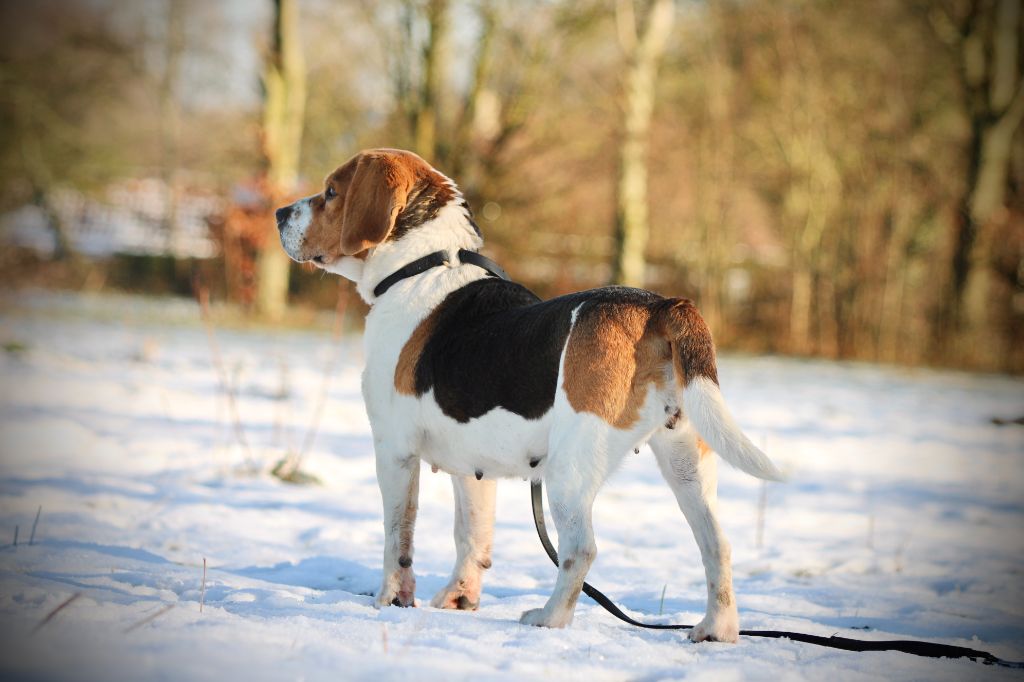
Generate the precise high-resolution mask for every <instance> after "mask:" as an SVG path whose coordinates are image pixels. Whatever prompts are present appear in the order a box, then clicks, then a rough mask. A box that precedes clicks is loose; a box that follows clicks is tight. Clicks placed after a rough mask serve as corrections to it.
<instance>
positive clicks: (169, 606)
mask: <svg viewBox="0 0 1024 682" xmlns="http://www.w3.org/2000/svg"><path fill="white" fill-rule="evenodd" d="M173 608H174V604H167V605H166V606H164V607H163V608H162V609H160V610H159V611H157V612H156V613H153V614H150V615H148V616H146V617H145V618H143V619H142V620H140V621H139V622H137V623H135V624H134V625H130V626H128V627H127V628H125V630H124V634H126V635H127V634H128V633H129V632H131V631H132V630H138V629H139V628H141V627H142V626H143V625H146V624H147V623H152V622H153V621H154V620H156V619H157V618H159V617H160V616H162V615H164V614H165V613H167V612H168V611H170V610H171V609H173Z"/></svg>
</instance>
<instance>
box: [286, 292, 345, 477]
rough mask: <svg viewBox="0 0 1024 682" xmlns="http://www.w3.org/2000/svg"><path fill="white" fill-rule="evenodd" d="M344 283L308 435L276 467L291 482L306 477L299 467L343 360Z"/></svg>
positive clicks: (311, 440)
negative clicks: (328, 357) (331, 345)
mask: <svg viewBox="0 0 1024 682" xmlns="http://www.w3.org/2000/svg"><path fill="white" fill-rule="evenodd" d="M343 287H344V284H339V285H338V303H337V305H336V306H335V308H334V326H333V328H332V330H331V343H332V344H333V345H334V353H333V354H332V355H331V357H330V359H329V360H328V362H327V366H326V367H324V371H323V381H321V383H320V393H319V394H318V395H317V401H316V407H314V408H313V417H312V419H310V422H309V427H308V428H307V429H306V435H305V437H304V438H303V439H302V448H301V449H300V450H299V451H298V452H295V453H290V454H289V455H288V457H286V458H285V459H284V461H283V462H281V463H280V464H279V465H278V466H277V467H275V468H274V475H275V476H277V477H278V478H280V479H282V480H284V481H289V482H302V481H303V480H304V479H305V477H301V476H299V469H300V468H301V465H302V459H303V458H304V457H305V456H306V453H308V452H309V450H310V448H312V447H313V441H314V440H316V434H317V433H318V432H319V430H320V419H321V418H322V417H323V413H324V408H325V407H326V406H327V394H328V392H329V390H330V388H331V379H332V378H333V376H334V372H335V370H336V369H337V367H338V362H339V361H340V360H341V351H342V346H341V333H342V330H343V329H344V321H345V309H346V307H347V304H348V296H346V295H345V289H344V288H343Z"/></svg>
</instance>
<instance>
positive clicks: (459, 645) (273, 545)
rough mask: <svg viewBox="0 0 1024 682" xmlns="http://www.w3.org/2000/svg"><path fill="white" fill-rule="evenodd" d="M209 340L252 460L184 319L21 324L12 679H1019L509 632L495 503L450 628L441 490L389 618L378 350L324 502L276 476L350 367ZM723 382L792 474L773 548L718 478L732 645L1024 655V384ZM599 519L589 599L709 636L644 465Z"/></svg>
mask: <svg viewBox="0 0 1024 682" xmlns="http://www.w3.org/2000/svg"><path fill="white" fill-rule="evenodd" d="M217 338H218V341H219V345H220V349H221V354H222V356H223V358H224V360H223V365H224V366H225V368H226V371H227V374H228V375H229V380H230V381H231V382H232V383H233V384H235V385H237V392H238V412H239V414H240V416H241V422H242V424H243V428H244V436H245V438H246V440H247V441H248V443H249V452H246V450H245V449H244V448H243V447H242V446H240V445H239V443H238V438H237V436H236V435H235V432H234V430H233V427H232V420H231V419H230V417H229V415H230V410H229V407H228V404H227V401H226V399H225V397H224V395H223V393H222V391H221V390H220V389H219V384H218V380H217V374H216V372H215V371H214V368H213V365H212V364H211V354H210V351H209V346H208V342H207V339H206V335H205V332H204V330H203V327H202V326H201V325H200V324H199V322H198V311H197V310H196V309H195V306H194V304H192V303H191V302H188V301H176V302H167V301H164V302H157V301H147V300H143V299H138V298H127V297H124V298H115V297H104V298H102V299H94V298H89V297H85V296H70V295H54V294H41V293H36V294H31V295H25V294H19V295H17V296H15V295H13V294H8V295H6V297H5V298H4V299H3V305H2V307H0V344H2V346H3V350H2V351H0V381H2V384H0V386H2V388H0V391H2V394H0V430H2V431H0V433H2V441H0V445H2V457H0V536H4V538H3V540H0V619H2V620H0V622H2V623H3V625H2V628H3V630H2V640H0V641H2V642H3V644H2V646H0V675H2V676H3V678H4V679H15V678H20V679H74V680H104V681H107V680H143V679H210V680H225V679H257V680H260V679H273V680H278V679H331V680H336V679H349V678H353V679H375V680H376V679H403V678H404V679H460V678H480V679H519V678H524V677H527V676H531V677H540V678H551V679H560V680H561V679H587V680H599V679H600V680H603V679H643V680H655V679H682V678H686V679H708V680H722V679H770V680H776V679H810V680H820V679H824V678H826V677H827V678H829V679H835V680H838V679H871V678H887V679H927V680H932V679H973V678H979V677H984V678H994V679H995V678H1011V677H1016V678H1019V677H1020V671H1012V670H1006V669H999V668H993V667H986V666H982V665H980V664H977V663H973V662H970V661H950V660H931V659H923V658H916V657H913V656H909V655H905V654H899V653H859V654H858V653H845V652H840V651H835V650H830V649H823V648H819V647H815V646H811V645H806V644H797V643H793V642H790V641H788V640H758V639H751V638H743V639H741V640H740V642H739V643H738V644H736V645H728V644H718V643H705V644H700V645H695V644H691V643H690V642H688V641H687V639H686V637H685V634H684V633H680V632H655V631H643V630H639V629H635V628H632V627H630V626H628V625H625V624H623V623H620V622H619V621H616V620H615V619H614V618H612V617H611V616H610V615H608V614H607V613H605V612H604V611H603V610H601V608H600V607H598V606H597V605H596V604H594V603H593V602H591V601H590V600H589V599H586V598H583V599H581V601H580V605H579V607H578V609H577V612H576V620H575V622H574V624H573V625H572V626H571V627H570V628H568V629H566V630H541V629H536V628H531V627H527V626H522V625H519V624H518V622H517V619H518V616H519V614H520V613H521V612H522V611H523V610H525V609H528V608H533V607H537V606H540V605H541V604H543V602H544V600H545V599H546V597H547V595H548V593H549V591H550V589H551V587H552V584H553V581H554V578H555V570H554V568H553V567H552V565H551V564H550V563H549V562H548V560H547V558H546V557H545V556H544V554H543V551H542V550H541V547H540V545H539V543H538V541H537V539H536V537H535V535H534V530H533V527H532V524H531V520H530V510H529V495H528V485H527V484H526V483H523V482H522V481H506V482H503V483H502V484H500V485H499V504H498V522H497V530H496V538H495V549H494V568H493V569H492V570H491V571H489V572H488V573H487V575H486V584H485V587H484V595H483V599H482V604H481V608H480V610H479V611H478V612H475V613H462V612H449V611H438V610H434V609H431V608H429V607H426V606H425V603H426V602H427V601H429V598H430V596H431V595H432V594H433V592H434V591H435V590H437V589H438V588H440V587H441V586H442V585H443V583H444V582H445V581H446V579H447V575H448V571H449V570H450V568H451V563H452V561H453V559H454V547H453V542H452V539H451V515H452V511H451V510H452V502H451V490H450V485H449V482H448V480H447V478H446V477H445V476H444V475H442V474H438V475H431V474H430V473H429V470H427V471H425V472H424V475H423V477H422V479H423V480H422V493H421V505H420V515H419V522H418V526H417V534H416V541H417V543H416V546H417V550H416V569H417V573H418V581H419V582H418V597H419V599H420V600H422V601H423V602H424V605H422V606H421V607H420V608H416V609H398V608H387V609H384V610H382V611H378V610H376V609H375V608H373V606H372V605H371V597H370V596H369V594H370V593H372V592H373V591H374V590H375V589H376V588H377V586H378V581H379V570H380V559H381V556H380V553H381V546H382V541H383V529H382V526H381V515H380V508H379V499H378V492H377V488H376V482H375V478H374V464H373V449H372V443H371V439H370V437H369V427H368V425H367V422H366V417H365V413H364V411H363V407H362V402H361V399H360V395H359V372H360V367H361V361H362V351H361V346H360V342H359V339H358V338H351V339H346V341H345V342H344V344H343V347H342V355H341V358H342V359H341V361H340V363H339V364H338V369H337V371H336V373H335V376H334V377H333V382H332V383H331V385H330V390H329V394H328V401H327V406H326V410H325V412H324V418H323V422H322V425H321V428H320V429H319V431H318V434H317V437H316V440H315V442H314V444H313V446H312V447H311V448H310V450H309V452H308V455H307V456H306V459H305V462H304V464H303V469H304V470H305V471H307V472H308V473H310V474H313V475H315V476H316V477H317V478H319V480H320V482H321V484H320V485H301V486H300V485H291V484H286V483H283V482H281V481H279V480H278V479H277V478H274V477H273V476H271V475H270V474H269V473H268V470H269V469H270V468H271V466H272V465H273V464H274V462H275V461H277V460H278V459H280V458H281V456H282V455H283V454H284V452H285V451H286V450H287V449H289V448H292V449H296V448H301V444H302V442H303V439H304V438H305V433H306V429H307V427H308V424H309V422H310V419H311V417H312V415H313V413H314V411H315V406H316V403H317V398H318V395H319V394H320V391H321V386H322V381H323V371H324V368H325V367H326V366H328V365H329V364H330V362H331V357H332V354H333V353H334V352H335V349H334V348H332V344H331V340H330V335H329V333H327V332H323V331H318V332H315V333H314V332H296V331H249V332H239V331H225V330H220V331H218V333H217ZM720 364H721V371H720V373H721V379H722V386H723V390H724V393H725V395H726V399H727V401H728V402H729V404H730V405H731V407H732V409H733V411H734V413H735V414H736V416H737V418H738V420H739V422H740V423H741V424H742V425H743V427H744V428H745V430H746V431H747V432H748V433H749V434H750V436H751V437H752V438H753V439H754V441H755V442H759V443H763V444H764V445H765V446H766V447H767V450H768V451H769V453H770V454H771V455H772V456H773V457H774V458H775V459H776V460H777V461H778V462H780V463H781V464H782V465H784V466H785V467H786V468H788V469H789V470H790V472H791V474H792V478H791V481H790V482H788V483H785V484H772V485H770V486H768V488H767V489H766V491H765V492H766V497H765V500H766V504H765V506H764V509H765V512H764V515H763V519H764V523H763V543H762V544H761V545H760V546H759V545H758V534H759V533H758V518H759V513H758V508H759V499H760V497H761V494H762V486H761V483H760V482H758V481H755V480H753V479H750V478H748V477H746V476H744V475H742V474H740V473H738V472H736V471H734V470H732V469H730V468H729V467H728V466H727V465H724V464H723V465H722V467H721V485H720V491H721V520H722V523H723V525H724V528H725V531H726V533H727V535H728V536H729V538H730V539H731V541H732V545H733V559H734V565H735V581H736V592H737V598H738V602H739V606H740V620H741V626H742V627H745V628H776V629H788V630H798V631H803V632H809V633H814V634H821V635H830V634H833V633H839V634H841V635H844V636H852V637H864V638H880V639H892V638H923V639H929V640H934V641H941V642H947V643H951V644H958V645H963V646H969V647H973V648H980V649H987V650H990V651H992V652H993V653H995V654H996V655H998V656H1002V657H1004V658H1008V659H1014V660H1020V659H1024V584H1022V582H1024V581H1022V575H1024V473H1022V469H1024V428H1021V427H1019V426H1004V427H997V426H994V425H993V424H991V423H990V421H989V420H990V418H991V417H996V416H998V417H1009V418H1013V417H1018V416H1020V415H1022V414H1024V382H1022V381H1021V380H1019V379H1012V378H1006V377H998V376H976V375H969V374H962V373H953V372H933V371H919V370H905V369H897V368H891V367H875V366H868V365H850V364H834V363H826V362H806V361H797V360H786V359H779V358H755V357H730V356H725V357H723V358H722V359H721V363H720ZM40 507H42V513H41V515H40V519H39V523H38V527H37V528H36V531H35V537H34V540H33V542H31V543H30V541H29V540H30V535H31V532H32V525H33V520H34V518H35V516H36V512H37V510H38V509H39V508H40ZM594 515H595V519H594V520H595V526H596V532H597V537H598V546H599V550H600V553H599V555H598V558H597V561H596V563H595V565H594V568H593V570H592V571H591V574H590V582H592V583H593V584H594V585H596V586H598V587H599V588H601V589H603V590H604V591H605V592H607V593H608V594H609V595H611V596H612V597H613V598H614V599H615V600H617V601H618V602H619V603H620V604H622V605H623V606H624V607H626V608H627V610H628V611H629V612H631V613H632V614H633V615H635V616H640V617H644V618H647V619H650V620H656V621H663V622H669V621H671V622H690V623H692V622H695V621H696V620H698V619H699V618H700V616H701V615H702V613H703V609H704V599H705V594H704V584H703V582H704V578H703V570H702V568H701V565H700V560H699V556H698V553H697V549H696V545H695V543H694V542H693V539H692V537H691V535H690V531H689V529H688V527H687V526H686V525H685V523H684V521H683V519H682V515H681V514H680V513H679V511H678V509H677V508H676V507H675V503H674V501H673V499H672V496H671V494H670V492H669V491H668V488H667V487H666V486H665V485H664V484H663V483H662V481H661V479H660V477H659V475H658V473H657V470H656V467H655V464H654V461H653V457H652V456H651V455H650V453H649V452H646V451H641V454H640V455H639V456H633V457H630V458H629V460H628V461H627V463H626V465H625V466H624V467H623V468H622V469H621V470H620V471H618V472H617V473H616V474H615V476H614V477H613V478H612V479H611V480H610V481H609V482H608V484H607V486H606V487H605V489H604V490H603V491H602V493H601V495H600V496H599V497H598V501H597V505H596V507H595V512H594ZM15 527H17V528H18V542H17V546H14V545H13V544H12V543H13V539H14V533H15ZM204 559H205V560H206V564H207V573H206V581H205V593H204V592H203V560H204ZM73 595H79V596H78V597H77V598H76V599H75V600H74V601H72V602H71V603H70V604H68V605H67V606H66V607H65V608H63V609H61V610H60V611H58V612H57V613H56V614H55V615H53V616H52V617H51V618H50V619H49V620H48V621H44V619H45V618H46V617H47V615H48V614H50V613H51V612H53V611H54V609H55V608H56V607H57V606H59V605H60V604H62V603H63V602H65V601H66V600H67V599H68V598H69V597H71V596H73ZM201 603H202V610H200V605H201ZM154 616H155V617H154ZM147 619H150V620H148V621H147Z"/></svg>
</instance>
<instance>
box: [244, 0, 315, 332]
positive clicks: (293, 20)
mask: <svg viewBox="0 0 1024 682" xmlns="http://www.w3.org/2000/svg"><path fill="white" fill-rule="evenodd" d="M264 89H265V99H264V105H263V107H264V108H263V153H264V156H265V159H266V164H267V184H268V188H267V189H268V192H269V195H270V199H271V205H272V206H276V205H278V204H279V203H281V202H282V201H283V200H284V199H286V198H288V197H289V196H290V195H291V194H293V193H294V192H295V190H296V188H297V184H298V172H299V154H300V150H301V149H302V127H303V114H304V111H305V106H306V69H305V62H304V60H303V56H302V43H301V38H300V36H299V8H298V1H297V0H274V20H273V34H272V40H271V46H270V52H269V54H268V57H267V64H266V71H265V75H264ZM266 230H267V232H266V238H265V240H264V243H263V245H262V248H261V249H260V253H259V256H258V258H257V265H256V268H257V278H258V284H257V287H258V291H257V297H256V307H257V311H258V312H259V313H260V314H261V315H263V316H265V317H267V318H269V319H278V318H280V317H281V316H282V315H283V313H284V308H285V304H286V303H287V299H288V274H289V267H290V261H289V260H288V256H287V255H286V254H285V253H284V250H283V249H281V247H280V244H279V243H278V240H277V229H276V226H275V224H274V221H273V218H272V217H271V216H270V215H268V217H267V221H266Z"/></svg>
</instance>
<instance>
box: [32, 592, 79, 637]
mask: <svg viewBox="0 0 1024 682" xmlns="http://www.w3.org/2000/svg"><path fill="white" fill-rule="evenodd" d="M81 596H82V593H81V592H75V593H74V594H73V595H71V596H70V597H68V598H67V599H65V600H64V601H62V602H61V603H60V604H58V605H57V608H55V609H54V610H53V611H50V612H49V613H48V614H46V617H45V618H43V619H42V620H41V621H39V623H37V624H36V626H35V627H34V628H32V634H33V635H34V634H36V633H37V632H39V631H40V630H41V629H42V628H43V627H44V626H45V625H46V624H47V623H49V622H50V621H51V620H53V619H54V617H55V616H56V615H57V614H58V613H60V612H61V611H63V610H64V609H66V608H67V607H68V606H70V605H71V603H72V602H74V601H75V600H76V599H78V598H79V597H81Z"/></svg>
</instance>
